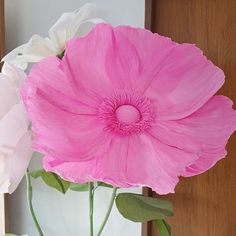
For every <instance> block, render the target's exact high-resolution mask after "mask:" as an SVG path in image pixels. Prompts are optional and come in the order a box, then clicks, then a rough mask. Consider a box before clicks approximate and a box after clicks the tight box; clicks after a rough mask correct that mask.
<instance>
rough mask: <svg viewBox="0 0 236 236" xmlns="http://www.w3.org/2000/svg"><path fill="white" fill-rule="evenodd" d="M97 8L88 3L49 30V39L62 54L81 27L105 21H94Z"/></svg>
mask: <svg viewBox="0 0 236 236" xmlns="http://www.w3.org/2000/svg"><path fill="white" fill-rule="evenodd" d="M95 9H96V7H95V5H94V4H90V3H87V4H85V5H84V6H82V7H81V8H79V9H78V10H76V11H75V12H67V13H64V14H63V15H62V16H61V17H60V18H59V20H58V21H57V22H56V23H55V24H54V25H53V26H52V27H51V29H50V30H49V37H50V38H51V40H52V41H53V42H54V44H55V45H57V47H58V48H60V50H61V52H62V51H63V50H64V48H65V44H66V41H67V40H69V39H71V38H72V37H74V36H75V35H76V34H77V33H78V29H79V27H80V26H81V25H82V24H84V23H85V22H88V21H90V22H95V21H96V22H103V20H99V19H98V18H96V20H94V21H93V18H94V17H96V11H95Z"/></svg>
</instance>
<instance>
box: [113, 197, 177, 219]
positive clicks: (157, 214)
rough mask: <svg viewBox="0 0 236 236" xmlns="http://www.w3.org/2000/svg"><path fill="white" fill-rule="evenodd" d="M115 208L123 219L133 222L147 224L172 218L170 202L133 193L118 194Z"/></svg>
mask: <svg viewBox="0 0 236 236" xmlns="http://www.w3.org/2000/svg"><path fill="white" fill-rule="evenodd" d="M116 206H117V208H118V210H119V212H120V213H121V215H122V216H124V217H125V218H127V219H129V220H131V221H134V222H147V221H150V220H156V219H163V218H165V217H167V216H173V206H172V204H171V202H169V201H167V200H163V199H157V198H152V197H146V196H143V195H140V194H134V193H120V194H118V196H117V197H116Z"/></svg>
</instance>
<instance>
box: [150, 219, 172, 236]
mask: <svg viewBox="0 0 236 236" xmlns="http://www.w3.org/2000/svg"><path fill="white" fill-rule="evenodd" d="M154 222H155V224H156V227H157V229H158V231H159V234H160V236H171V227H170V225H169V224H168V223H167V222H166V221H165V220H162V219H158V220H155V221H154Z"/></svg>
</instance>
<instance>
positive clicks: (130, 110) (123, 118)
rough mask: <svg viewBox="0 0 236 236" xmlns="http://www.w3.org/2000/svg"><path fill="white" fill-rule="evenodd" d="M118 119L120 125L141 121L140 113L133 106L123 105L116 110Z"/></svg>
mask: <svg viewBox="0 0 236 236" xmlns="http://www.w3.org/2000/svg"><path fill="white" fill-rule="evenodd" d="M116 118H117V120H118V121H119V122H120V123H125V124H131V123H133V122H136V121H138V120H139V119H140V112H139V110H138V109H137V108H136V107H134V106H132V105H121V106H120V107H118V108H117V109H116Z"/></svg>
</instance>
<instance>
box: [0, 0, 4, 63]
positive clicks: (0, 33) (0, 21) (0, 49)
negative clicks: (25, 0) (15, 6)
mask: <svg viewBox="0 0 236 236" xmlns="http://www.w3.org/2000/svg"><path fill="white" fill-rule="evenodd" d="M4 51H5V31H4V0H0V57H1V58H2V56H3V55H4Z"/></svg>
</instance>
